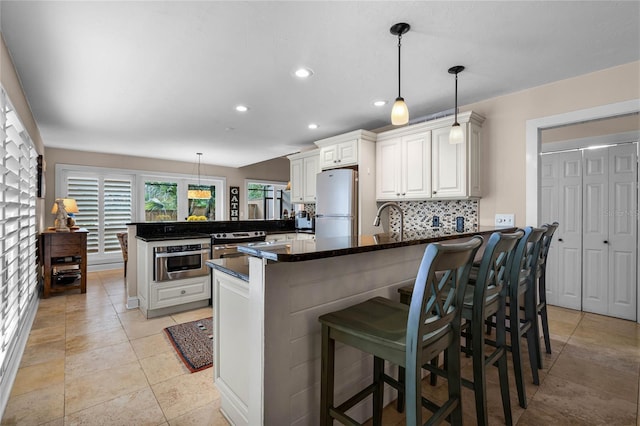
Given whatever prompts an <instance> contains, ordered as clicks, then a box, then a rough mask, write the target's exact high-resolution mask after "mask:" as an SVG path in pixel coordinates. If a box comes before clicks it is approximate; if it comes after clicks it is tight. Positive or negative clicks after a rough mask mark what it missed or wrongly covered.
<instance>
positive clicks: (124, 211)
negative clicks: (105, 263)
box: [64, 170, 133, 259]
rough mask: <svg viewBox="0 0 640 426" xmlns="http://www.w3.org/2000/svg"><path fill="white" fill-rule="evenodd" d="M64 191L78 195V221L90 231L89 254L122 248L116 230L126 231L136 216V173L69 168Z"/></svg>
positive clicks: (98, 253) (99, 254)
mask: <svg viewBox="0 0 640 426" xmlns="http://www.w3.org/2000/svg"><path fill="white" fill-rule="evenodd" d="M65 175H66V176H65V183H64V185H65V189H66V191H65V193H66V197H68V198H75V200H76V202H77V204H78V213H76V214H75V219H76V225H78V226H79V227H81V228H86V229H87V230H88V231H89V235H88V236H87V254H91V255H93V258H94V259H96V258H100V257H102V256H104V255H114V254H117V253H119V252H120V243H119V242H118V238H117V236H116V234H117V233H118V232H126V230H127V223H131V219H132V217H133V210H132V209H133V200H132V197H133V196H132V190H133V177H132V176H125V175H122V176H120V175H118V176H116V175H110V174H106V173H92V172H85V171H74V170H69V171H67V172H66V173H65Z"/></svg>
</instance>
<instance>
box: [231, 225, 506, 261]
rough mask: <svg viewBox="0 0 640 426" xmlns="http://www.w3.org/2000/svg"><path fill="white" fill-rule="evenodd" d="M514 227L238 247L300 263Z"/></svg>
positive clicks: (281, 242) (424, 231)
mask: <svg viewBox="0 0 640 426" xmlns="http://www.w3.org/2000/svg"><path fill="white" fill-rule="evenodd" d="M516 229H517V228H515V227H496V226H480V227H479V228H478V229H465V230H464V231H463V232H456V231H455V229H449V228H438V229H425V230H421V231H415V232H405V233H404V238H403V239H402V241H401V240H400V235H399V234H397V233H389V234H376V235H362V236H359V237H341V238H316V239H315V240H288V241H275V242H265V243H248V244H246V245H240V246H238V251H240V252H243V253H247V254H249V255H252V256H256V257H261V258H264V259H268V260H273V261H279V262H301V261H305V260H313V259H322V258H326V257H335V256H344V255H347V254H356V253H365V252H369V251H375V250H385V249H390V248H396V247H405V246H410V245H417V244H427V243H432V242H438V241H446V240H452V239H458V238H468V237H472V236H474V235H489V234H491V233H493V232H495V231H502V232H510V231H515V230H516Z"/></svg>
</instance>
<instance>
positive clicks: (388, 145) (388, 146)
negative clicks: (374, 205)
mask: <svg viewBox="0 0 640 426" xmlns="http://www.w3.org/2000/svg"><path fill="white" fill-rule="evenodd" d="M483 121H484V118H483V117H482V116H480V115H478V114H476V113H473V112H466V113H462V114H458V122H459V123H460V126H462V129H463V132H464V134H465V141H464V143H462V144H457V145H451V144H449V131H450V129H451V125H452V124H453V117H445V118H441V119H437V120H432V121H428V122H424V123H419V124H414V125H411V126H406V127H402V128H400V129H394V130H390V131H388V132H383V133H380V134H378V141H377V144H376V199H377V200H380V201H383V200H426V199H461V198H470V197H480V196H481V195H482V193H481V187H480V144H481V126H482V122H483Z"/></svg>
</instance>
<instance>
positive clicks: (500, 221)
mask: <svg viewBox="0 0 640 426" xmlns="http://www.w3.org/2000/svg"><path fill="white" fill-rule="evenodd" d="M515 223H516V219H515V215H514V214H496V226H514V225H515Z"/></svg>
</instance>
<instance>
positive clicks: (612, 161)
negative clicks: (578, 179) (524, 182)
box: [583, 144, 638, 320]
mask: <svg viewBox="0 0 640 426" xmlns="http://www.w3.org/2000/svg"><path fill="white" fill-rule="evenodd" d="M636 150H637V147H636V144H626V145H617V146H612V147H609V148H602V149H598V150H586V151H585V153H584V239H583V244H584V250H583V256H584V269H583V310H585V311H588V312H594V313H598V314H603V315H610V316H614V317H617V318H623V319H630V320H636V291H637V278H636V274H637V267H638V266H637V257H636V244H637V240H636V238H637V237H636V235H637V224H638V222H637V221H638V218H637V215H636V212H637V184H636V182H637V152H636Z"/></svg>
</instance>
